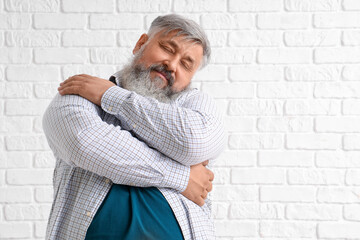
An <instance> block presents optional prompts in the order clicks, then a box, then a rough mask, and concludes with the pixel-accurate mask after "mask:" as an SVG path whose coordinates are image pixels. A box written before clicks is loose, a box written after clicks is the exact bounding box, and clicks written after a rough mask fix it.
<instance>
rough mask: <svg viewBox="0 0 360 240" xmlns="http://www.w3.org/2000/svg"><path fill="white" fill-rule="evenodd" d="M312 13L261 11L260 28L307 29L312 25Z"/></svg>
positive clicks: (258, 23) (258, 24)
mask: <svg viewBox="0 0 360 240" xmlns="http://www.w3.org/2000/svg"><path fill="white" fill-rule="evenodd" d="M310 19H311V18H310V15H308V14H304V13H263V14H262V13H260V14H259V15H258V18H257V26H258V27H259V28H260V29H305V28H308V27H309V26H310Z"/></svg>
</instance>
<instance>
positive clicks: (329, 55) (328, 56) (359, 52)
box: [314, 47, 360, 63]
mask: <svg viewBox="0 0 360 240" xmlns="http://www.w3.org/2000/svg"><path fill="white" fill-rule="evenodd" d="M314 61H315V63H358V62H360V49H359V48H356V47H341V48H318V49H315V51H314Z"/></svg>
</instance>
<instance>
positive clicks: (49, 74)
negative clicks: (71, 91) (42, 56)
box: [6, 66, 60, 82]
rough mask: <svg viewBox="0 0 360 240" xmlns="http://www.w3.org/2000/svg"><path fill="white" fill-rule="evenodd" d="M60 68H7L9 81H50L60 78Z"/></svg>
mask: <svg viewBox="0 0 360 240" xmlns="http://www.w3.org/2000/svg"><path fill="white" fill-rule="evenodd" d="M59 72H60V71H59V68H58V67H53V66H36V67H31V66H9V67H7V69H6V78H7V80H8V81H19V82H24V81H29V82H49V81H58V80H60V74H59Z"/></svg>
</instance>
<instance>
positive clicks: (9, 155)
mask: <svg viewBox="0 0 360 240" xmlns="http://www.w3.org/2000/svg"><path fill="white" fill-rule="evenodd" d="M31 165H32V155H31V153H30V152H3V153H1V152H0V168H4V169H11V168H29V167H31Z"/></svg>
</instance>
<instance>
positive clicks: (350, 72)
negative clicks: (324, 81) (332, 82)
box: [342, 65, 360, 81]
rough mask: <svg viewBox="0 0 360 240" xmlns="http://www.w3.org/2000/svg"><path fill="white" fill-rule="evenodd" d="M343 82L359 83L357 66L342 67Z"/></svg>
mask: <svg viewBox="0 0 360 240" xmlns="http://www.w3.org/2000/svg"><path fill="white" fill-rule="evenodd" d="M342 77H343V80H346V81H359V80H360V68H359V65H349V66H344V68H343V71H342Z"/></svg>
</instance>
